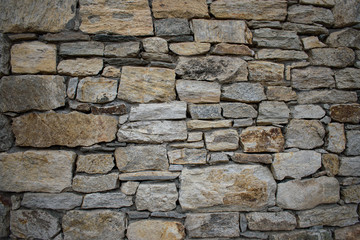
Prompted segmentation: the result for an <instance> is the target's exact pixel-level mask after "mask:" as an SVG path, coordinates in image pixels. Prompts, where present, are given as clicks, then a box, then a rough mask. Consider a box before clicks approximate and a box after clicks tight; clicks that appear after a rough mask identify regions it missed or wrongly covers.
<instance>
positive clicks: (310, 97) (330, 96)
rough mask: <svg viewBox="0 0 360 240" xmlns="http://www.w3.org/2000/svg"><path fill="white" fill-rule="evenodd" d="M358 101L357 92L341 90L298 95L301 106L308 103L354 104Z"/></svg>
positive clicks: (306, 92)
mask: <svg viewBox="0 0 360 240" xmlns="http://www.w3.org/2000/svg"><path fill="white" fill-rule="evenodd" d="M356 101H357V95H356V92H350V91H341V90H336V89H332V90H313V91H304V92H299V93H298V102H299V103H300V104H307V103H314V104H315V103H334V104H342V103H352V102H354V103H355V102H356Z"/></svg>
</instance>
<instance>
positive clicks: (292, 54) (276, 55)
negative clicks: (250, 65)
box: [255, 49, 309, 61]
mask: <svg viewBox="0 0 360 240" xmlns="http://www.w3.org/2000/svg"><path fill="white" fill-rule="evenodd" d="M255 57H256V59H260V60H278V61H293V60H306V59H308V58H309V57H308V55H307V54H306V53H305V52H303V51H296V50H281V49H260V50H259V51H258V52H257V53H256V55H255Z"/></svg>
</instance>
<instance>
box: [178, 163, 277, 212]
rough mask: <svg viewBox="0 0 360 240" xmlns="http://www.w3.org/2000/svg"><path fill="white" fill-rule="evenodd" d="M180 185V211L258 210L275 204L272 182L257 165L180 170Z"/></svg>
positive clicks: (273, 182)
mask: <svg viewBox="0 0 360 240" xmlns="http://www.w3.org/2000/svg"><path fill="white" fill-rule="evenodd" d="M180 182H181V186H180V198H179V200H180V205H181V207H182V209H183V210H184V211H200V212H209V211H210V212H219V211H259V210H261V209H264V208H265V207H267V206H273V205H274V204H275V190H276V183H275V181H274V179H273V177H272V174H271V173H270V171H269V170H268V168H266V167H263V166H261V165H240V164H226V165H217V166H208V167H204V168H201V169H199V168H184V169H183V171H182V173H181V176H180Z"/></svg>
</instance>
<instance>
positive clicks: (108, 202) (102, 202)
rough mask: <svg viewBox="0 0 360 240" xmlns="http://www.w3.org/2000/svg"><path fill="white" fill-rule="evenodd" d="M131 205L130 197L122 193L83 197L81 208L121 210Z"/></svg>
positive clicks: (94, 194)
mask: <svg viewBox="0 0 360 240" xmlns="http://www.w3.org/2000/svg"><path fill="white" fill-rule="evenodd" d="M131 205H133V201H132V197H131V196H126V195H125V194H124V193H122V192H109V193H92V194H86V195H85V196H84V201H83V203H82V205H81V208H84V209H91V208H121V207H129V206H131Z"/></svg>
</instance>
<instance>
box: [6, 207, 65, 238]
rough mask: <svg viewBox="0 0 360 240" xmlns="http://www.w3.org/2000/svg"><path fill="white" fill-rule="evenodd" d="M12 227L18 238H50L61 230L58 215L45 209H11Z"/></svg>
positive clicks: (12, 231)
mask: <svg viewBox="0 0 360 240" xmlns="http://www.w3.org/2000/svg"><path fill="white" fill-rule="evenodd" d="M10 227H11V233H12V234H13V235H14V236H16V237H18V238H37V239H50V238H52V237H54V236H55V235H56V234H57V233H58V232H59V231H60V230H61V227H60V221H59V219H58V217H56V216H55V214H53V213H50V212H47V211H44V210H16V211H11V214H10Z"/></svg>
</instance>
